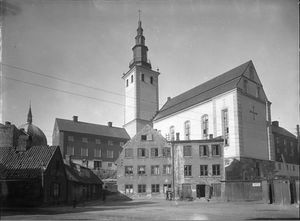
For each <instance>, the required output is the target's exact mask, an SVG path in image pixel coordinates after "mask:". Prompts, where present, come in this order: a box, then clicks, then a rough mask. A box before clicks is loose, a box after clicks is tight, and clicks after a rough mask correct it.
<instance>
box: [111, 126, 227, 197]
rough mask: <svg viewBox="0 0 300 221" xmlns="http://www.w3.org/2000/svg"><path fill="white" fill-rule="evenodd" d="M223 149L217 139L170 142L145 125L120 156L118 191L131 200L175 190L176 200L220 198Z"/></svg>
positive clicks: (220, 141)
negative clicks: (178, 198)
mask: <svg viewBox="0 0 300 221" xmlns="http://www.w3.org/2000/svg"><path fill="white" fill-rule="evenodd" d="M222 146H223V139H220V138H219V139H209V140H188V141H187V140H184V141H172V142H169V141H167V140H166V139H165V138H164V137H163V136H162V135H161V134H160V133H159V132H157V131H156V130H154V129H153V128H152V127H151V126H149V125H146V126H145V127H144V128H143V129H142V130H141V131H140V132H138V133H137V134H136V135H135V136H134V137H133V138H132V139H131V140H130V141H129V142H128V143H127V144H126V145H125V146H124V149H123V151H122V153H121V154H120V158H119V160H118V172H117V181H118V188H119V191H120V192H122V193H124V194H128V195H133V196H136V195H139V196H143V195H151V196H164V194H165V193H166V190H168V189H169V190H173V187H172V186H174V187H175V188H174V190H175V191H176V197H182V198H187V197H192V198H196V197H198V198H201V197H209V196H210V193H212V195H213V196H216V197H220V196H221V180H222V179H224V172H223V170H224V169H223V157H222V155H223V150H222ZM172 148H173V150H172ZM173 151H174V157H173ZM172 165H174V169H173V166H172Z"/></svg>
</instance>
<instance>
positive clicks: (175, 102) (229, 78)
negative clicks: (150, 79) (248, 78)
mask: <svg viewBox="0 0 300 221" xmlns="http://www.w3.org/2000/svg"><path fill="white" fill-rule="evenodd" d="M250 64H252V61H251V60H250V61H248V62H246V63H244V64H242V65H240V66H238V67H236V68H234V69H232V70H230V71H227V72H225V73H224V74H221V75H219V76H217V77H215V78H213V79H211V80H209V81H207V82H205V83H203V84H200V85H198V86H196V87H194V88H192V89H190V90H188V91H186V92H184V93H182V94H180V95H178V96H176V97H174V98H172V99H170V100H168V101H167V102H166V103H165V104H164V105H163V107H162V108H161V109H160V110H159V112H158V113H157V114H156V116H155V117H154V121H155V120H159V119H161V118H164V117H166V116H168V115H170V114H173V113H176V112H178V111H181V110H184V109H186V108H188V107H191V106H193V105H195V104H198V103H200V102H203V101H206V100H209V99H211V98H213V97H215V96H217V95H219V94H222V93H225V92H226V91H230V90H232V89H234V88H237V84H238V83H239V81H240V79H241V77H242V75H243V74H244V72H245V71H246V70H247V68H248V66H249V65H250Z"/></svg>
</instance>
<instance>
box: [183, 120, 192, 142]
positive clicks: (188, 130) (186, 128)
mask: <svg viewBox="0 0 300 221" xmlns="http://www.w3.org/2000/svg"><path fill="white" fill-rule="evenodd" d="M190 134H191V122H190V121H189V120H187V121H186V122H184V137H185V140H189V139H190Z"/></svg>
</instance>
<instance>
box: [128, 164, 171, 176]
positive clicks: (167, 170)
mask: <svg viewBox="0 0 300 221" xmlns="http://www.w3.org/2000/svg"><path fill="white" fill-rule="evenodd" d="M133 174H134V170H133V166H125V176H126V175H133ZM159 174H160V167H159V165H152V166H151V175H159ZM162 174H163V175H170V174H171V165H170V164H166V165H163V170H162ZM137 175H146V166H145V165H139V166H137Z"/></svg>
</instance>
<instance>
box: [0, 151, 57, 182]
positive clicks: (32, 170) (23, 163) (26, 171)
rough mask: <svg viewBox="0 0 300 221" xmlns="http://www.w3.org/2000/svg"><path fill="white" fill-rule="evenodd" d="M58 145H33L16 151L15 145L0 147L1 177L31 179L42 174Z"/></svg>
mask: <svg viewBox="0 0 300 221" xmlns="http://www.w3.org/2000/svg"><path fill="white" fill-rule="evenodd" d="M57 149H59V147H57V146H33V147H31V148H29V149H28V150H26V151H21V152H16V151H15V148H13V147H2V148H0V167H1V173H0V179H31V178H36V177H39V176H41V168H42V165H44V166H46V168H47V167H48V164H49V162H50V161H51V158H52V156H53V154H54V153H55V151H56V150H57Z"/></svg>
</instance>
